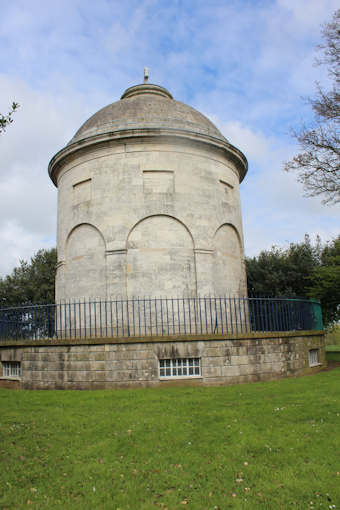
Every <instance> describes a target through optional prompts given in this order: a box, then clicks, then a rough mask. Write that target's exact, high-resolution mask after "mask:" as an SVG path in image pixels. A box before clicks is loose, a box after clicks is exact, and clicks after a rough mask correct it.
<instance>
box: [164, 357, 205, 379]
mask: <svg viewBox="0 0 340 510" xmlns="http://www.w3.org/2000/svg"><path fill="white" fill-rule="evenodd" d="M200 375H201V360H200V358H177V359H160V360H159V376H160V377H161V378H162V377H199V376H200Z"/></svg>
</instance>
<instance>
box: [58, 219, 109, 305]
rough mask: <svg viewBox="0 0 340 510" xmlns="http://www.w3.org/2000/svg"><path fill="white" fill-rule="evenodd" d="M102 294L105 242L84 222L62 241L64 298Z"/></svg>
mask: <svg viewBox="0 0 340 510" xmlns="http://www.w3.org/2000/svg"><path fill="white" fill-rule="evenodd" d="M83 297H86V298H96V297H101V298H105V297H106V271H105V242H104V239H103V236H102V235H101V233H100V231H99V230H98V229H97V228H96V227H94V226H93V225H90V224H88V223H82V224H80V225H77V226H76V227H75V228H74V229H73V230H72V231H71V232H70V234H69V236H68V238H67V241H66V260H65V299H73V298H83Z"/></svg>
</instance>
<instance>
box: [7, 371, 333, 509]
mask: <svg viewBox="0 0 340 510" xmlns="http://www.w3.org/2000/svg"><path fill="white" fill-rule="evenodd" d="M339 384H340V370H339V369H336V370H333V371H330V372H323V373H320V374H317V375H314V376H310V377H303V378H299V379H287V380H282V381H276V382H270V383H257V384H249V385H240V386H226V387H215V388H189V387H178V388H159V389H145V390H144V389H140V390H116V391H93V392H86V391H84V392H79V391H60V392H57V391H45V392H44V391H10V390H4V389H3V390H0V406H1V415H0V416H1V418H0V455H1V471H0V472H1V475H0V481H1V485H0V487H1V494H0V508H1V510H5V509H8V510H15V509H23V508H31V509H44V510H45V509H47V510H48V509H66V510H68V509H82V510H84V509H91V510H92V509H110V510H111V509H113V510H118V509H120V510H129V509H133V510H139V509H141V510H149V509H150V510H151V509H163V510H165V509H168V510H175V509H177V510H180V509H182V508H188V509H198V510H205V509H207V510H210V509H211V510H217V509H219V510H225V509H228V508H232V509H242V510H243V509H247V508H249V509H256V510H257V509H268V510H269V509H270V510H273V509H274V510H276V509H287V508H289V509H312V508H314V509H318V508H325V509H328V508H331V505H336V508H340V454H339V453H340V432H339V431H340V392H339ZM311 502H313V503H311ZM334 508H335V507H334Z"/></svg>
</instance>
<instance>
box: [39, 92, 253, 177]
mask: <svg viewBox="0 0 340 510" xmlns="http://www.w3.org/2000/svg"><path fill="white" fill-rule="evenodd" d="M145 136H148V137H159V136H165V137H167V136H175V137H179V138H182V139H183V138H184V139H185V138H186V139H190V140H191V141H197V142H200V143H205V144H208V145H210V146H215V147H217V148H218V149H219V150H222V151H224V153H225V154H226V155H227V157H228V159H231V160H232V161H233V162H234V164H235V165H236V167H237V169H238V172H239V177H240V181H242V179H243V178H244V176H245V174H246V173H247V169H248V163H247V159H246V157H245V156H244V154H242V152H241V151H240V150H239V149H237V148H236V147H234V146H233V145H232V144H231V143H229V142H228V141H227V140H226V138H224V136H223V135H222V134H221V133H220V131H219V130H218V129H217V127H216V126H214V124H213V123H212V122H211V121H210V120H209V119H207V117H205V116H204V115H202V113H200V112H198V111H197V110H195V109H194V108H191V106H188V105H186V104H184V103H181V102H180V101H175V100H174V99H173V97H172V95H171V94H170V92H169V91H168V90H166V89H165V88H163V87H160V86H159V85H153V84H151V83H143V84H141V85H135V86H134V87H130V88H128V89H127V90H126V91H125V92H124V94H123V95H122V97H121V98H120V101H117V102H115V103H112V104H110V105H108V106H105V108H102V109H101V110H99V111H98V112H97V113H95V114H94V115H92V117H90V118H89V119H88V120H87V121H86V122H85V123H84V124H83V125H82V126H81V128H80V129H78V131H77V132H76V134H75V135H74V137H73V138H72V140H71V141H70V142H69V143H68V144H67V145H66V146H65V147H64V148H63V149H61V150H60V151H59V152H57V154H55V155H54V157H53V158H52V159H51V161H50V163H49V166H48V171H49V174H50V177H51V179H52V181H53V182H54V184H55V185H56V186H57V174H58V171H59V168H61V166H62V164H63V161H64V159H65V158H66V157H68V156H71V155H72V154H73V155H74V154H76V153H77V152H78V151H79V150H83V149H86V148H87V147H91V146H95V145H97V144H102V143H107V142H108V141H115V140H116V141H121V140H122V139H137V138H140V137H145Z"/></svg>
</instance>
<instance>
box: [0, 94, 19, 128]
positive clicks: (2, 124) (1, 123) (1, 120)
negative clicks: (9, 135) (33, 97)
mask: <svg viewBox="0 0 340 510" xmlns="http://www.w3.org/2000/svg"><path fill="white" fill-rule="evenodd" d="M18 108H19V103H14V102H13V103H12V108H11V110H10V111H9V112H8V114H7V115H2V113H0V135H1V133H3V132H4V131H6V128H7V127H8V126H9V124H12V122H13V118H12V115H13V113H14V112H15V111H16V110H17V109H18Z"/></svg>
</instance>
